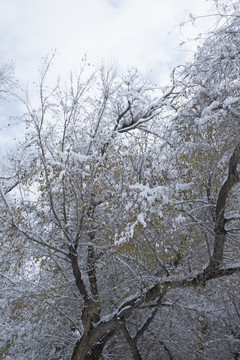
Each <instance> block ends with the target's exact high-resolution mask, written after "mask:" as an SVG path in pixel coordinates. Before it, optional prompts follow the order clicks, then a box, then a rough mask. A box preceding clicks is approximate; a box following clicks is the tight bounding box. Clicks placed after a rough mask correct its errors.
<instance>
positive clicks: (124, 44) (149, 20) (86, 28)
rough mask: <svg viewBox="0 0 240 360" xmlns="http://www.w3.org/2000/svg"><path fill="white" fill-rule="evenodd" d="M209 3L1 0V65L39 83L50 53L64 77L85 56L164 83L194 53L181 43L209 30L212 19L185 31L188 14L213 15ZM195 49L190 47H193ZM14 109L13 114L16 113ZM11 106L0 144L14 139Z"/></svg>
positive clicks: (1, 117) (1, 123)
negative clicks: (10, 125)
mask: <svg viewBox="0 0 240 360" xmlns="http://www.w3.org/2000/svg"><path fill="white" fill-rule="evenodd" d="M210 9H211V2H210V1H207V0H21V1H19V0H0V41H1V53H0V57H1V61H6V60H13V61H14V63H15V68H16V70H15V72H16V76H17V77H18V78H19V80H20V81H21V82H24V83H28V82H31V81H33V80H34V79H35V77H36V74H37V69H38V68H39V66H40V64H41V59H42V57H45V56H46V55H47V54H48V53H49V52H50V51H51V49H56V51H57V54H58V55H57V61H56V67H57V71H58V72H59V73H60V74H61V73H62V74H64V73H66V72H68V71H69V70H71V69H76V68H77V66H78V63H80V59H81V58H82V56H83V54H84V53H87V54H88V57H89V60H90V61H91V62H92V63H97V62H99V61H100V60H101V59H105V60H106V61H108V62H112V61H115V62H118V63H119V64H120V65H121V66H122V67H127V66H128V65H130V66H135V67H138V68H139V69H140V70H141V71H142V72H144V73H146V74H148V75H149V74H150V75H151V77H152V78H154V79H156V80H157V81H159V82H161V83H162V84H164V83H165V82H167V79H168V77H169V73H170V69H171V68H172V67H173V66H174V65H177V64H179V63H182V62H183V61H184V59H185V58H186V57H188V56H189V55H190V54H191V51H190V50H188V51H187V50H186V49H187V48H184V49H181V48H180V47H179V43H180V42H181V41H182V40H184V39H186V38H187V37H189V36H190V37H191V36H194V35H195V34H196V33H197V32H198V31H201V30H202V29H206V26H208V24H209V20H207V21H206V20H201V21H198V22H197V27H196V28H194V27H193V26H192V25H191V24H189V25H186V26H185V27H183V28H181V29H180V26H179V24H180V23H182V22H183V21H184V20H186V19H187V18H188V16H189V13H191V14H193V15H203V14H208V13H210V12H211V10H210ZM188 49H190V45H189V46H188ZM11 109H12V110H11ZM13 110H14V107H13V106H11V104H8V106H6V105H1V104H0V127H1V128H2V130H1V132H0V142H1V143H2V144H3V142H5V143H6V141H8V140H10V139H9V138H8V137H9V136H10V137H11V136H12V134H13V131H14V129H13V128H12V130H11V131H12V132H10V131H9V128H6V117H7V116H8V115H11V111H13Z"/></svg>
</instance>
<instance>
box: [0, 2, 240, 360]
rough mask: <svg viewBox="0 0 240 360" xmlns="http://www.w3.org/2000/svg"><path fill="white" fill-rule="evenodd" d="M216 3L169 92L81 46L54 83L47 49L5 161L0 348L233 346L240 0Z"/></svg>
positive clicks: (53, 354)
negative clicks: (91, 57) (209, 25)
mask: <svg viewBox="0 0 240 360" xmlns="http://www.w3.org/2000/svg"><path fill="white" fill-rule="evenodd" d="M216 5H217V9H218V10H219V12H218V14H219V17H220V19H221V24H220V25H219V26H218V27H217V28H216V29H215V30H214V31H213V32H212V33H209V34H208V36H207V39H206V40H205V41H204V42H203V43H202V44H201V45H200V46H199V48H198V50H197V52H196V54H195V56H194V58H193V59H192V60H191V61H189V62H188V63H186V64H184V65H182V66H179V67H178V68H176V69H175V70H174V71H173V74H172V79H171V82H170V85H168V86H166V87H165V88H164V89H163V88H160V87H159V86H158V85H156V84H153V83H152V82H151V81H150V80H149V79H146V78H144V77H143V76H142V75H141V74H139V73H138V71H136V70H135V69H130V70H129V71H127V72H126V73H124V74H123V73H121V72H120V71H118V69H116V68H108V67H106V66H105V65H104V64H103V65H102V66H100V67H98V68H93V70H91V69H89V66H88V62H87V60H86V59H85V58H84V59H83V61H82V66H81V70H80V72H79V74H78V75H75V74H73V73H72V74H71V76H70V80H69V82H68V83H64V82H62V81H61V80H59V81H58V82H57V83H56V84H55V86H50V85H49V83H48V74H49V72H50V71H51V69H50V68H51V66H52V63H53V62H54V57H53V56H49V57H47V58H46V59H45V60H44V62H43V64H42V68H41V71H40V73H39V78H40V80H39V84H38V85H37V91H38V97H37V99H36V97H35V96H34V98H33V99H32V98H31V94H27V96H26V97H25V98H24V99H23V102H24V104H25V109H26V112H25V113H24V114H22V115H21V121H24V122H25V127H26V133H25V139H24V140H23V141H22V142H21V143H19V145H18V149H17V150H16V151H15V152H11V153H10V152H9V154H8V159H7V161H5V162H4V164H2V167H1V173H0V207H1V213H0V259H1V260H0V261H1V272H0V275H1V277H0V281H1V289H2V292H1V298H0V301H1V303H0V304H1V326H0V329H1V335H2V340H1V341H0V355H1V358H2V359H4V360H14V359H16V356H17V359H18V360H26V359H29V360H30V359H36V360H45V359H49V360H54V359H55V360H67V359H72V360H93V359H112V360H115V359H125V360H126V359H135V360H141V359H164V360H165V359H166V360H168V359H179V360H180V359H196V360H199V359H218V358H219V359H220V358H223V359H238V358H239V357H240V346H239V339H240V331H239V324H238V323H239V317H240V314H239V305H240V297H239V285H240V284H239V274H238V273H239V272H240V262H239V255H240V253H239V244H238V240H239V232H240V212H239V205H240V199H239V190H240V186H239V181H240V177H239V164H240V139H239V125H240V124H239V122H240V120H239V119H240V114H239V108H240V106H239V105H240V104H239V102H240V100H239V91H240V90H239V72H240V57H239V49H240V35H239V34H240V31H239V30H240V17H239V11H238V6H237V5H239V1H237V2H234V3H232V4H231V5H232V8H231V12H228V11H229V9H228V8H226V7H224V6H225V5H226V4H220V3H219V2H216ZM224 11H225V12H224ZM7 83H9V82H8V80H7V81H5V80H4V81H3V86H4V88H5V86H7V85H6V84H7Z"/></svg>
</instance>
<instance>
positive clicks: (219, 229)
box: [205, 144, 240, 273]
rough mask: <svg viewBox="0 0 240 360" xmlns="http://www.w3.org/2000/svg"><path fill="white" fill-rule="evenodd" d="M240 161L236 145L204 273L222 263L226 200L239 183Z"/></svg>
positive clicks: (218, 207)
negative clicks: (211, 250) (239, 164)
mask: <svg viewBox="0 0 240 360" xmlns="http://www.w3.org/2000/svg"><path fill="white" fill-rule="evenodd" d="M239 159H240V144H238V145H237V146H236V147H235V149H234V151H233V154H232V156H231V158H230V160H229V166H228V177H227V180H226V181H225V182H224V184H223V186H222V187H221V189H220V192H219V194H218V198H217V204H216V223H215V239H214V248H213V254H212V256H211V258H210V261H209V264H208V266H207V268H206V270H205V272H206V273H208V272H211V271H214V270H216V269H219V268H220V266H221V264H222V261H223V253H224V244H225V241H226V233H227V232H226V230H225V227H224V225H225V222H226V219H225V208H226V202H227V198H228V196H229V193H230V191H231V190H232V188H233V187H234V186H235V185H236V184H237V183H238V182H239V174H238V172H237V165H238V162H239Z"/></svg>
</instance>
